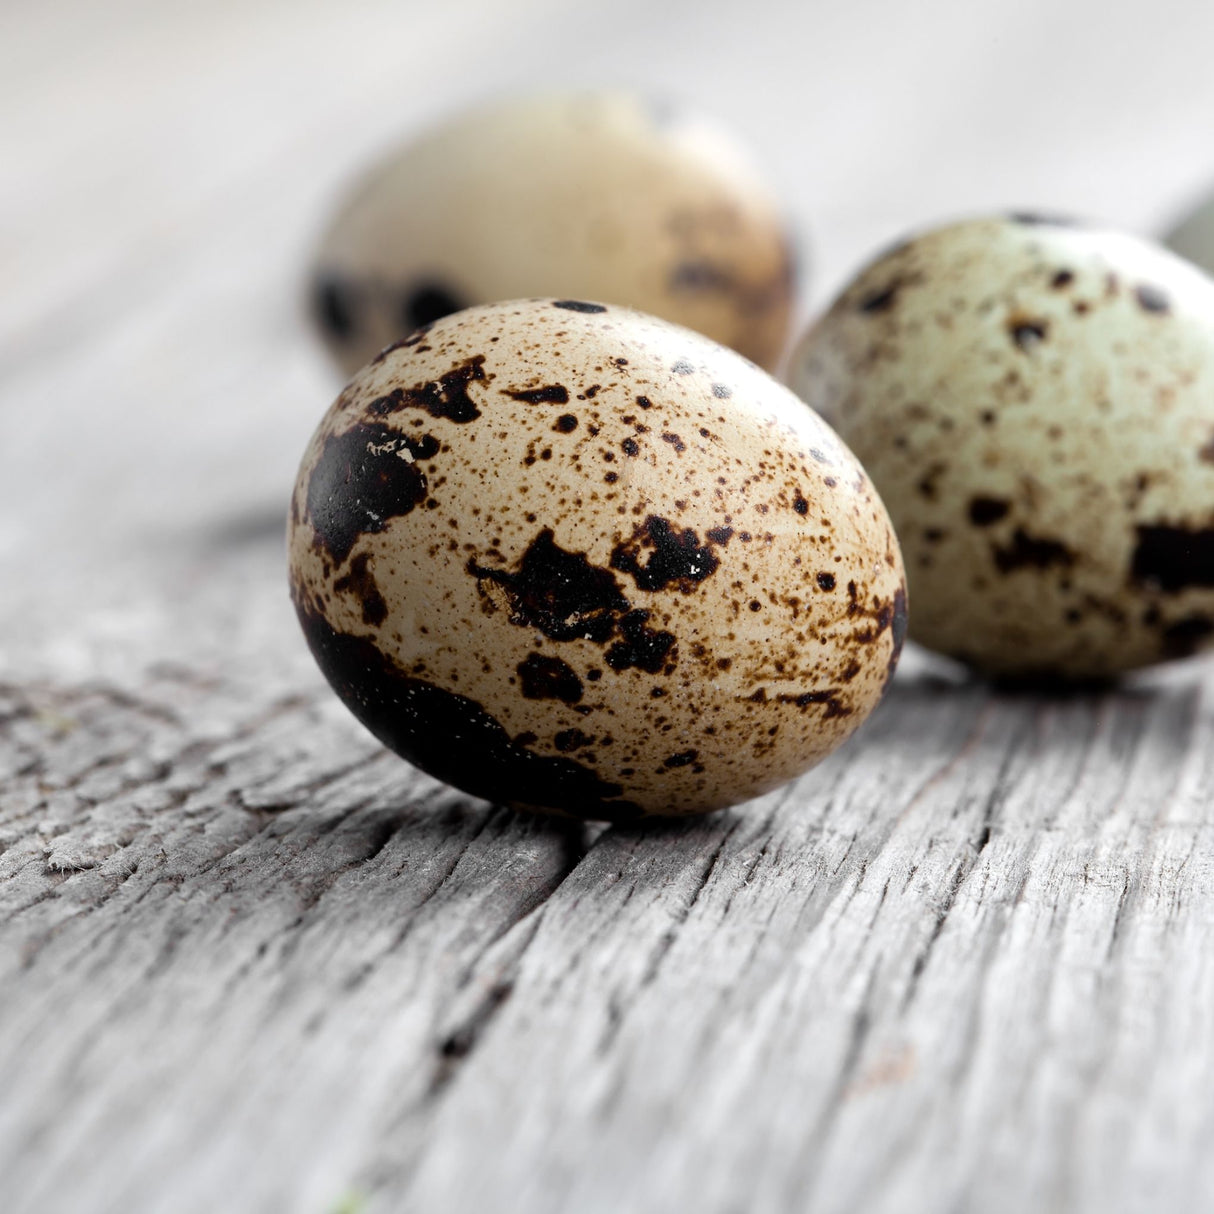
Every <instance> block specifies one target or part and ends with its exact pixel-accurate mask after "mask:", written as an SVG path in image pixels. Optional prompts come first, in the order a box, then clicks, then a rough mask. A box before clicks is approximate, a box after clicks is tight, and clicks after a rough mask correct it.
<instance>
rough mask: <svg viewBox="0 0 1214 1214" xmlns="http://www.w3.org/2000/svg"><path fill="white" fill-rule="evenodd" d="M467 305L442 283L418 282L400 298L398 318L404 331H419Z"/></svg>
mask: <svg viewBox="0 0 1214 1214" xmlns="http://www.w3.org/2000/svg"><path fill="white" fill-rule="evenodd" d="M467 306H468V305H467V304H466V303H465V302H464V301H463V300H462V299H460V298H459V296H458V295H456V294H455V293H454V292H453V291H450V290H448V289H447V288H446V287H445V286H443V285H442V283H438V282H420V283H417V284H415V285H414V286H412V287H410V288H409V289H408V290H407V291H405V292H404V294H403V296H402V297H401V309H400V318H401V322H402V324H403V325H404V327H405V328H406V329H420V328H421V327H422V326H423V325H432V324H433V323H434V322H435V321H436V320H442V318H443V317H444V316H450V315H451V313H452V312H458V311H460V310H461V309H462V308H466V307H467Z"/></svg>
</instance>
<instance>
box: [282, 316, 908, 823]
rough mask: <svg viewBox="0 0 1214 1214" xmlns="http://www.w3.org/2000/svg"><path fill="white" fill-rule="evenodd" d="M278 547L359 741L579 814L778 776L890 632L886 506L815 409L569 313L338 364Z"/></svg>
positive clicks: (897, 590)
mask: <svg viewBox="0 0 1214 1214" xmlns="http://www.w3.org/2000/svg"><path fill="white" fill-rule="evenodd" d="M289 546H290V572H291V588H292V597H293V599H294V602H295V606H296V609H297V611H298V615H299V618H300V621H301V622H302V625H303V629H304V633H305V635H306V637H307V640H308V643H309V645H310V646H311V649H312V652H313V654H314V655H315V657H316V659H317V661H318V663H319V664H320V667H321V670H322V671H323V672H324V674H325V676H326V677H327V678H328V680H329V682H330V683H331V684H332V685H333V687H334V688H335V690H336V691H337V693H338V695H339V696H340V697H341V698H342V699H343V700H344V701H345V703H346V704H347V705H348V706H349V708H350V709H351V710H352V711H353V712H354V714H355V715H356V716H357V717H358V718H359V719H360V720H361V721H362V722H363V723H364V724H365V725H366V726H367V727H368V728H369V729H370V730H371V731H372V732H373V733H374V734H375V735H376V736H377V737H378V738H379V739H380V740H381V741H382V742H384V743H385V744H386V745H387V746H389V747H391V748H392V749H393V750H395V751H396V752H397V753H399V754H400V755H403V756H404V757H405V758H407V759H409V760H410V761H411V762H413V763H415V764H416V765H418V766H419V767H422V768H424V769H425V770H426V771H428V772H430V773H431V774H433V775H435V776H437V777H439V778H440V779H443V780H446V781H448V782H449V783H451V784H454V785H456V786H458V787H459V788H462V789H464V790H466V791H467V792H469V793H472V794H475V795H477V796H480V797H484V798H487V799H491V800H496V801H500V802H504V803H508V804H512V805H515V806H519V807H524V808H531V809H539V810H548V811H556V812H564V813H567V814H571V815H575V816H579V817H585V818H595V819H608V820H627V819H631V818H637V817H642V816H645V815H651V814H659V815H664V814H688V813H697V812H702V811H707V810H713V809H717V808H719V807H722V806H726V805H730V804H732V803H734V802H737V801H741V800H744V799H745V798H748V797H752V796H755V795H756V794H758V793H760V792H763V791H765V790H767V789H769V788H772V787H774V786H776V785H778V784H780V783H781V782H783V781H785V780H787V779H789V778H790V777H792V776H795V775H797V774H798V773H799V772H802V771H804V770H805V769H807V768H808V767H810V766H812V765H813V764H814V763H816V762H817V761H818V760H820V759H821V758H823V757H824V756H825V755H826V754H828V753H829V752H830V751H831V750H833V749H834V748H835V747H836V746H838V745H839V744H840V743H841V742H842V741H843V740H844V739H845V738H846V737H847V736H848V735H849V734H851V733H852V731H853V730H854V729H855V728H856V727H857V726H858V725H859V724H860V722H861V721H862V720H863V719H864V718H865V716H866V715H867V714H868V713H869V711H870V710H871V709H872V708H873V706H874V705H875V704H876V703H877V701H878V700H879V698H880V697H881V694H882V691H883V689H884V687H885V685H886V683H887V681H888V679H889V676H890V675H891V674H892V672H893V668H894V665H895V663H896V661H897V657H898V652H899V649H900V647H901V642H902V637H903V634H904V632H905V627H906V595H905V590H904V584H903V576H902V560H901V555H900V553H899V551H898V545H897V541H896V540H895V538H894V534H893V531H892V529H891V527H890V525H889V520H888V518H887V516H886V513H885V509H884V507H883V506H882V504H881V501H880V499H879V498H878V496H877V494H876V492H875V491H874V490H873V488H872V486H871V484H870V483H869V481H868V479H867V477H866V476H865V474H864V472H863V470H862V469H861V467H860V465H859V464H858V463H857V462H856V460H855V458H854V457H853V456H852V455H851V453H850V452H849V451H848V450H847V449H846V447H844V446H843V444H842V443H841V442H840V441H839V440H838V438H837V437H836V436H835V435H834V434H833V433H832V432H831V430H830V429H829V428H828V427H827V426H826V425H825V424H824V423H823V422H822V421H821V420H820V419H819V418H818V417H816V416H815V415H814V414H813V413H811V412H810V411H809V410H807V409H806V408H805V407H804V406H803V405H802V404H801V403H800V402H799V401H798V400H797V399H796V398H795V397H794V396H793V394H792V393H791V392H789V391H788V389H787V388H785V387H783V386H782V385H781V384H779V383H777V382H776V381H775V380H773V379H772V378H771V377H770V376H768V375H767V374H766V373H765V372H763V371H761V370H760V369H759V368H757V367H756V366H754V364H752V363H750V362H748V361H747V360H745V359H743V358H741V357H740V356H738V355H737V354H735V353H733V352H732V351H730V350H727V349H725V348H724V347H722V346H719V345H717V344H716V343H714V342H711V341H709V340H708V339H706V338H704V337H701V336H700V335H698V334H695V333H692V332H691V331H690V330H687V329H683V328H679V327H676V326H674V325H670V324H667V323H666V322H664V321H661V320H658V319H656V318H654V317H651V316H646V315H644V314H642V313H639V312H634V311H632V310H630V309H624V308H618V307H607V306H604V305H601V304H594V303H585V302H581V301H577V300H529V301H521V302H512V303H501V304H494V305H486V306H482V307H478V308H471V309H469V310H467V311H464V312H460V313H457V314H455V315H453V316H449V317H446V318H445V319H442V320H439V321H437V322H436V323H435V324H434V325H433V326H431V327H429V328H428V329H424V330H421V331H419V332H417V333H415V334H413V335H412V336H410V337H409V338H407V339H405V340H404V341H401V342H399V343H398V344H397V345H395V346H393V347H391V348H389V349H387V350H385V351H384V352H383V353H382V354H381V355H380V356H379V357H378V358H376V359H375V361H374V362H372V363H371V364H370V365H369V366H367V367H365V368H364V369H363V370H362V371H361V372H360V373H359V374H358V375H357V376H355V378H354V379H353V380H352V382H351V383H350V384H349V385H348V386H347V387H346V389H345V390H344V391H343V392H342V394H341V396H340V397H339V398H338V400H337V401H336V403H335V404H334V405H333V407H332V408H331V409H330V410H329V412H328V414H327V415H326V416H325V418H324V419H323V421H322V422H321V425H320V428H319V429H318V430H317V432H316V434H315V436H314V438H313V439H312V442H311V444H310V446H309V447H308V449H307V451H306V453H305V455H304V458H303V462H302V465H301V467H300V472H299V478H298V481H297V483H296V487H295V492H294V497H293V500H292V504H291V512H290V540H289Z"/></svg>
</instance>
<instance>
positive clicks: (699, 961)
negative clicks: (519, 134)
mask: <svg viewBox="0 0 1214 1214" xmlns="http://www.w3.org/2000/svg"><path fill="white" fill-rule="evenodd" d="M1142 10H1143V6H1137V5H1129V4H1126V5H1123V6H1117V5H1113V6H1110V5H1108V4H1098V3H1096V2H1095V0H1090V2H1089V0H1082V2H1079V0H1076V2H1074V3H1069V4H1057V3H1050V2H1047V0H1020V2H1018V3H1016V4H1012V3H1010V2H1009V0H999V2H997V3H989V4H985V5H964V6H963V5H961V4H950V3H945V2H944V0H927V2H925V3H918V4H915V5H899V6H894V5H891V4H883V3H877V0H869V2H867V3H861V2H855V3H852V4H850V5H830V6H827V5H807V6H799V7H796V8H794V7H793V6H788V7H785V6H783V5H780V4H776V3H766V4H765V3H763V2H762V0H756V2H755V3H750V4H746V5H737V6H727V5H725V4H723V3H716V4H714V3H694V2H693V0H678V2H677V3H672V4H668V5H664V6H656V5H653V4H651V3H642V2H641V0H618V2H617V3H615V4H614V5H613V6H611V8H610V9H606V8H603V7H602V6H595V7H593V8H592V7H591V6H569V5H566V4H562V3H560V2H559V0H519V2H516V3H515V4H513V5H512V6H511V7H510V8H509V9H507V8H504V7H502V6H495V5H493V4H491V3H490V2H489V0H455V2H453V3H448V4H445V5H440V6H429V5H427V6H423V5H421V4H418V3H414V4H407V5H403V6H402V5H394V6H390V5H387V4H383V5H379V6H373V5H367V6H359V7H357V8H354V7H352V6H339V5H323V4H320V3H305V2H300V3H290V4H288V3H285V0H283V2H278V0H257V2H256V3H253V2H243V3H237V2H236V0H223V2H219V3H215V4H211V5H206V6H195V8H194V10H192V11H191V10H186V9H183V8H181V7H180V6H167V5H159V4H154V3H151V2H150V0H122V2H121V3H115V4H109V5H105V6H100V5H87V4H84V3H80V2H77V3H72V2H71V0H52V2H49V3H42V4H39V5H36V6H35V5H24V6H17V5H12V6H9V7H6V8H4V9H3V10H0V150H2V152H3V155H2V156H0V219H2V222H0V269H2V271H3V273H2V276H0V426H2V427H3V429H2V430H0V440H2V441H0V507H2V508H0V579H2V580H0V586H2V587H3V589H2V593H0V779H2V785H0V1208H3V1210H4V1211H6V1212H8V1214H20V1212H26V1211H31V1212H32V1211H37V1212H39V1214H45V1212H47V1211H52V1212H54V1211H73V1212H75V1211H90V1212H91V1211H107V1212H108V1211H123V1212H124V1214H129V1212H132V1211H151V1212H161V1211H165V1212H171V1214H190V1212H193V1211H199V1212H210V1211H219V1210H222V1211H224V1212H225V1214H228V1212H243V1211H258V1212H260V1211H265V1212H270V1214H274V1212H278V1211H286V1212H292V1214H293V1212H295V1211H304V1212H311V1211H316V1212H318V1214H337V1212H338V1211H342V1212H344V1214H353V1212H354V1211H360V1212H361V1211H400V1210H408V1211H413V1210H417V1211H426V1212H428V1214H429V1212H433V1211H448V1210H451V1211H464V1210H468V1211H477V1212H478V1214H480V1212H495V1211H515V1210H518V1211H527V1212H528V1214H543V1212H547V1211H578V1212H579V1214H580V1212H583V1211H585V1212H594V1214H598V1212H600V1211H601V1212H604V1214H608V1212H610V1214H615V1212H622V1211H627V1212H629V1214H633V1212H648V1211H653V1212H655V1214H656V1212H659V1211H660V1212H662V1214H668V1212H671V1211H674V1212H680V1214H681V1212H687V1214H718V1212H719V1214H735V1212H737V1214H749V1212H751V1211H803V1210H808V1211H823V1212H826V1211H832V1212H833V1211H838V1212H840V1214H843V1212H850V1211H857V1210H864V1211H866V1212H869V1214H871V1212H880V1214H915V1212H919V1211H923V1212H927V1211H957V1212H962V1214H968V1212H971V1211H984V1212H985V1211H996V1212H997V1211H1005V1210H1006V1211H1024V1210H1033V1211H1055V1210H1057V1211H1062V1210H1066V1211H1071V1210H1076V1211H1148V1210H1149V1211H1169V1212H1176V1211H1190V1210H1191V1211H1198V1210H1208V1209H1210V1208H1211V1203H1212V1202H1214V1152H1212V1151H1211V1150H1210V1149H1209V1144H1210V1142H1211V1136H1212V1135H1214V837H1212V830H1214V813H1212V811H1211V793H1212V791H1214V745H1212V741H1214V667H1212V665H1211V663H1210V662H1196V663H1192V664H1189V665H1187V666H1183V667H1180V668H1178V669H1176V670H1174V671H1167V672H1163V673H1160V674H1155V675H1151V676H1148V677H1145V678H1141V679H1139V680H1137V681H1132V682H1130V683H1128V684H1127V685H1125V686H1124V687H1122V688H1120V689H1119V690H1117V691H1115V692H1112V693H1109V694H1106V695H1100V696H1097V695H1085V694H1081V695H1076V696H1073V697H1069V698H1055V699H1049V698H1043V697H1040V696H1036V697H1034V696H1028V695H1020V696H1017V695H1010V694H1000V693H996V692H994V691H992V690H991V689H989V688H988V687H986V686H984V685H982V684H980V683H977V682H966V681H964V680H961V679H958V678H956V677H953V676H950V675H946V674H944V673H942V672H940V671H938V670H936V669H935V668H934V667H933V666H932V665H931V663H930V662H928V661H927V660H925V659H924V658H923V657H922V655H911V657H910V658H909V660H908V661H907V662H906V664H905V667H904V669H903V670H902V671H901V672H900V674H899V677H898V678H897V680H896V681H895V683H894V685H893V688H892V692H891V694H890V697H889V699H888V701H887V702H886V704H885V705H884V706H883V707H882V708H881V709H880V711H879V712H878V714H877V715H876V716H875V717H874V719H873V720H872V721H871V722H870V723H869V724H868V725H867V726H866V727H865V729H864V730H863V731H862V733H861V735H860V736H858V737H857V738H856V739H855V740H854V742H853V743H852V744H850V745H849V746H848V747H847V748H845V750H844V752H843V753H840V754H838V755H836V756H834V757H833V758H832V759H830V760H829V761H828V762H826V763H825V764H823V765H822V767H820V768H819V769H818V770H816V771H814V772H812V773H811V774H809V775H808V776H806V777H805V778H803V779H802V780H800V781H798V782H797V783H795V784H793V785H791V786H789V787H787V788H785V789H783V790H781V791H779V792H777V793H775V794H772V795H770V796H767V797H764V798H762V799H761V800H759V801H756V802H754V803H752V804H750V805H747V806H745V807H742V808H740V809H738V810H737V811H736V812H731V813H725V814H720V815H717V816H714V817H710V818H707V819H704V820H701V821H692V822H687V823H685V824H679V825H670V826H659V827H656V828H650V829H645V830H641V829H624V828H610V829H602V828H598V829H589V828H588V829H581V828H576V829H574V828H567V827H561V826H557V825H553V824H552V823H549V822H544V821H534V820H527V819H523V818H520V817H515V816H513V815H511V814H510V813H508V812H505V811H503V810H501V809H497V808H494V807H492V806H489V805H486V804H484V803H480V802H475V801H472V800H470V799H468V798H467V797H465V796H462V795H461V794H459V793H457V792H455V791H453V790H451V789H449V788H446V787H443V786H441V785H439V784H437V783H436V782H434V781H432V780H430V779H428V778H426V777H424V776H422V775H420V774H418V773H416V772H414V771H412V770H411V769H410V768H408V767H407V766H406V765H405V764H403V763H401V762H400V761H399V760H397V759H395V758H393V757H392V756H391V755H388V754H386V753H385V752H384V751H383V750H382V749H381V748H380V747H379V746H378V745H377V744H375V743H374V741H373V740H372V739H371V738H370V737H369V736H367V735H366V734H365V733H363V732H362V730H361V729H360V728H359V727H358V726H357V725H356V724H355V722H354V721H353V720H352V719H351V718H350V717H349V716H348V714H347V713H346V711H345V710H344V709H343V708H342V707H341V706H340V704H338V702H337V701H336V699H335V698H334V697H333V696H332V694H331V693H330V692H329V691H328V690H327V688H326V687H325V686H324V685H323V684H322V681H321V679H320V676H319V674H318V673H317V671H316V670H315V667H314V665H313V663H312V661H311V658H310V657H309V655H308V654H307V652H306V650H305V648H304V646H303V643H302V640H301V638H300V636H299V632H298V629H297V627H296V625H295V623H294V621H293V618H292V615H291V611H290V607H289V604H288V602H287V598H286V593H285V579H284V575H283V553H282V525H281V524H282V516H283V513H284V510H285V503H286V497H287V492H288V488H289V485H290V482H291V479H292V477H293V472H294V466H295V463H296V461H297V459H298V457H299V453H300V451H301V450H302V447H303V444H304V442H305V441H306V437H307V435H308V433H309V432H310V431H311V429H312V427H313V426H314V424H315V422H316V420H317V418H318V416H319V414H320V412H321V411H322V410H323V408H324V407H325V405H326V404H327V402H328V400H329V399H330V398H331V396H332V395H333V394H334V391H335V388H336V383H335V380H334V375H333V372H332V371H331V369H330V368H329V367H328V366H327V365H326V364H325V362H324V360H323V358H322V356H321V355H320V353H319V351H318V350H317V349H316V348H315V347H314V345H313V344H312V342H311V340H310V337H309V335H308V333H307V331H306V327H305V326H304V324H303V322H302V316H301V307H300V304H299V302H298V299H299V290H298V288H299V283H300V281H301V279H302V274H303V269H304V267H305V265H306V260H307V252H308V249H309V247H310V243H311V241H312V240H313V238H314V235H315V233H316V231H317V229H318V227H319V225H320V223H321V222H322V219H323V216H324V215H325V213H326V210H327V208H328V207H329V206H330V205H331V203H332V200H333V197H334V194H335V192H336V191H337V190H338V189H339V187H340V184H341V182H342V181H343V180H344V179H345V177H346V176H347V174H348V173H349V172H350V171H351V169H352V168H354V167H356V166H357V165H359V164H360V163H361V162H362V161H364V160H365V158H366V157H367V156H368V155H369V154H371V153H372V152H373V151H375V150H376V149H378V148H379V147H381V146H383V145H384V144H385V142H387V141H390V139H391V138H392V137H393V136H394V134H395V133H397V132H399V131H402V130H405V129H408V128H409V127H411V126H412V125H415V124H417V123H420V122H422V121H424V120H425V119H426V118H427V117H429V116H431V115H433V114H436V113H438V112H441V111H443V110H445V109H447V108H449V107H451V106H452V105H455V104H457V103H461V102H464V101H466V100H467V99H468V98H469V97H470V96H472V95H482V94H485V93H487V92H490V91H492V90H494V89H497V88H505V87H522V86H526V87H540V86H564V85H571V84H577V83H585V82H587V81H613V82H624V83H628V82H632V83H638V84H656V85H657V86H658V87H659V88H660V89H661V90H663V91H665V92H667V93H671V94H673V95H676V96H686V97H689V98H691V99H692V100H694V101H697V102H698V103H700V104H701V105H702V106H704V107H706V108H708V109H710V110H711V111H714V112H716V113H718V114H720V115H723V116H725V117H726V118H728V119H730V120H731V121H732V123H733V125H734V126H735V128H736V129H737V130H738V131H739V132H740V133H741V134H742V136H743V137H744V138H746V139H747V140H748V141H749V142H750V143H752V144H753V145H754V146H755V148H756V151H757V153H758V155H759V156H760V158H762V159H765V160H766V162H767V164H768V166H769V169H770V172H771V175H772V177H773V179H774V180H775V181H776V183H777V184H778V186H779V187H780V188H781V189H782V190H783V192H784V193H785V194H786V196H787V197H788V198H789V199H790V201H791V210H792V212H793V215H794V218H795V219H796V220H797V221H798V222H800V223H801V224H803V226H804V228H805V230H806V231H808V232H809V233H810V234H811V242H810V246H809V247H810V249H811V257H810V261H811V263H812V265H813V266H814V277H813V282H812V284H811V286H810V288H809V289H808V291H807V294H806V303H807V304H809V303H810V302H821V301H822V300H824V299H826V298H828V297H829V295H830V293H831V292H832V291H833V290H834V289H835V288H836V287H837V286H838V285H839V283H840V282H841V281H842V279H843V278H844V277H845V276H846V274H847V273H848V272H849V270H850V269H851V268H852V267H854V265H855V264H856V263H857V262H858V260H859V259H860V258H861V257H863V256H864V254H865V253H866V252H867V251H869V250H870V249H871V248H873V247H875V246H876V245H879V244H880V243H882V242H883V241H885V240H887V239H888V238H890V237H892V236H894V235H896V234H897V233H898V232H899V231H901V230H903V229H904V228H906V227H908V226H912V225H914V224H917V223H921V222H925V221H931V220H934V219H938V218H941V217H944V216H950V215H956V214H963V213H968V212H973V211H981V210H984V209H988V208H998V209H1005V208H1006V207H1007V206H1008V205H1033V206H1045V207H1050V208H1054V209H1057V208H1062V209H1065V210H1073V211H1080V212H1093V213H1096V214H1100V215H1103V216H1106V217H1108V218H1110V219H1113V220H1115V221H1118V222H1121V223H1124V224H1126V225H1128V226H1132V227H1139V228H1149V227H1151V226H1152V225H1155V224H1158V223H1160V222H1162V221H1164V220H1165V219H1166V218H1168V217H1169V216H1170V215H1172V214H1174V213H1176V212H1177V210H1178V209H1182V208H1183V206H1184V204H1185V203H1186V201H1187V200H1188V199H1189V198H1190V197H1191V196H1193V195H1194V194H1195V192H1197V191H1199V190H1200V188H1201V187H1202V186H1203V185H1204V184H1205V182H1206V179H1207V178H1208V177H1214V153H1211V151H1210V148H1209V116H1210V114H1211V113H1212V112H1214V73H1212V72H1210V70H1209V61H1210V50H1209V48H1210V46H1211V45H1214V8H1211V6H1197V5H1193V4H1191V3H1180V2H1173V3H1167V2H1162V3H1160V2H1157V3H1155V4H1153V5H1151V6H1150V11H1149V12H1145V11H1142Z"/></svg>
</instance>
